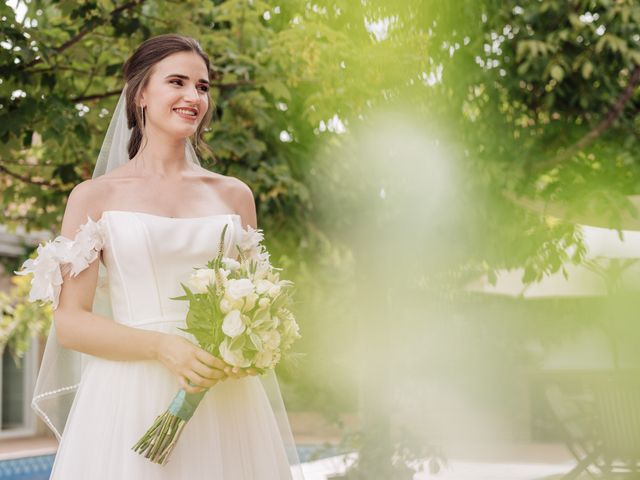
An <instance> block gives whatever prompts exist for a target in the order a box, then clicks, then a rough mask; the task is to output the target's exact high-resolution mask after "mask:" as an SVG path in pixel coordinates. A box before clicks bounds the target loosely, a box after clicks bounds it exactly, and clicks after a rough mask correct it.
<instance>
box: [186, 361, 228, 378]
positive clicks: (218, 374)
mask: <svg viewBox="0 0 640 480" xmlns="http://www.w3.org/2000/svg"><path fill="white" fill-rule="evenodd" d="M191 370H193V371H194V372H195V373H197V374H198V375H200V376H201V377H204V378H206V379H208V380H220V379H221V378H223V377H224V376H225V374H224V372H223V371H222V370H218V369H216V368H209V367H208V366H207V365H205V364H204V363H201V362H199V361H195V362H193V363H192V364H191Z"/></svg>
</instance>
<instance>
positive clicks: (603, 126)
mask: <svg viewBox="0 0 640 480" xmlns="http://www.w3.org/2000/svg"><path fill="white" fill-rule="evenodd" d="M639 82H640V66H636V68H635V69H634V70H633V73H632V74H631V77H630V78H629V83H627V86H626V87H625V89H624V90H623V91H622V93H621V94H620V96H619V97H618V99H617V100H616V103H614V105H613V107H612V108H611V110H609V113H608V114H607V116H606V117H604V119H603V120H602V121H601V122H600V123H599V124H598V125H596V127H595V128H594V129H592V130H591V131H590V132H589V133H587V134H586V135H585V136H584V137H582V138H581V139H580V140H578V141H577V142H576V143H574V144H573V145H571V146H569V147H568V148H567V149H566V150H563V151H562V153H560V154H558V155H556V156H555V157H553V158H551V159H549V160H545V161H544V162H540V163H536V164H535V165H534V166H533V169H534V170H544V169H548V168H550V167H553V166H555V165H557V164H558V163H561V162H563V161H565V160H567V159H569V158H571V157H572V156H573V155H575V154H576V153H577V152H579V151H580V150H583V149H585V148H586V147H587V146H589V145H591V144H592V143H593V142H594V141H595V140H596V139H597V138H598V137H599V136H600V135H602V134H603V133H604V132H605V131H606V130H607V129H609V127H611V125H613V122H615V121H616V119H617V118H618V117H619V116H620V114H621V113H622V110H623V109H624V106H625V104H626V103H627V102H628V101H629V99H630V98H631V96H632V95H633V90H634V89H635V88H636V87H637V86H638V83H639Z"/></svg>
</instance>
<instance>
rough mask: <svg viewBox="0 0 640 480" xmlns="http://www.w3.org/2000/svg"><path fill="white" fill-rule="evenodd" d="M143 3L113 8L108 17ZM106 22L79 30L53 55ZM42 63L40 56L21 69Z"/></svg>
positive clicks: (99, 22) (55, 49) (139, 1)
mask: <svg viewBox="0 0 640 480" xmlns="http://www.w3.org/2000/svg"><path fill="white" fill-rule="evenodd" d="M144 1H145V0H134V1H132V2H129V3H125V4H123V5H120V6H119V7H117V8H114V9H113V10H112V11H111V12H110V13H109V17H113V16H114V15H119V14H120V13H122V12H123V11H125V10H130V9H132V8H135V7H137V6H138V5H142V4H143V3H144ZM106 22H107V19H106V18H102V19H100V21H98V22H96V23H95V24H94V25H92V26H91V27H87V28H84V29H82V30H80V31H79V32H78V33H77V34H76V35H75V36H73V37H71V38H70V39H69V40H67V41H66V42H64V43H63V44H62V45H60V46H59V47H56V48H54V49H53V52H54V54H55V55H59V54H60V53H62V52H64V51H65V50H67V49H68V48H69V47H72V46H73V45H75V44H76V43H78V42H79V41H80V40H82V39H83V38H84V37H85V36H86V35H87V34H88V33H91V32H92V31H93V30H95V29H96V28H98V27H99V26H101V25H103V24H104V23H106ZM42 61H43V60H42V56H39V57H37V58H34V59H33V60H31V61H30V62H29V63H26V64H24V66H23V67H22V69H23V70H24V69H27V68H31V67H32V66H34V65H37V64H38V63H40V62H42Z"/></svg>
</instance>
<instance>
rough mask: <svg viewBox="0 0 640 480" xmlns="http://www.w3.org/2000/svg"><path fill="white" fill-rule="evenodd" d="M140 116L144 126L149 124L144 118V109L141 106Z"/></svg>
mask: <svg viewBox="0 0 640 480" xmlns="http://www.w3.org/2000/svg"><path fill="white" fill-rule="evenodd" d="M140 116H141V117H142V126H143V127H144V126H145V125H146V124H147V121H146V118H144V107H143V106H142V105H140Z"/></svg>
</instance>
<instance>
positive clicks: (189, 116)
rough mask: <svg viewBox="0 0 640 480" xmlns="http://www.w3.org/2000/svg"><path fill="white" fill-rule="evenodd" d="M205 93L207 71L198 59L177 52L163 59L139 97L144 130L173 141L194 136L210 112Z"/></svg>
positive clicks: (196, 56) (189, 53)
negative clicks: (142, 108)
mask: <svg viewBox="0 0 640 480" xmlns="http://www.w3.org/2000/svg"><path fill="white" fill-rule="evenodd" d="M208 90H209V75H208V72H207V67H206V65H205V63H204V61H203V60H202V58H201V57H200V56H199V55H197V54H196V53H193V52H179V53H174V54H172V55H169V56H168V57H166V58H164V59H163V60H161V61H160V62H158V63H156V64H155V65H154V67H153V73H152V74H151V77H150V78H149V83H148V84H147V86H146V87H145V88H144V89H143V91H142V93H141V100H140V101H141V103H140V104H141V105H144V106H145V129H149V128H151V129H152V130H153V131H159V132H163V133H165V134H166V135H169V136H171V137H175V138H185V137H189V136H191V135H193V134H194V133H195V132H196V129H197V128H198V125H199V124H200V121H201V120H202V117H204V115H205V113H206V112H207V109H208V108H209V96H208V94H207V91H208ZM138 108H140V106H138Z"/></svg>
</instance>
